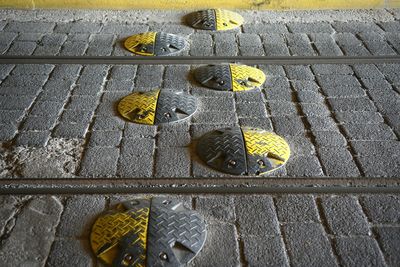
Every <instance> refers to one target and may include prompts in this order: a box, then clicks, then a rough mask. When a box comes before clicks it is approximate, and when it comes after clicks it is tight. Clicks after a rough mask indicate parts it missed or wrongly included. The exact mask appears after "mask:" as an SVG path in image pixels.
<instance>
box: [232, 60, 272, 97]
mask: <svg viewBox="0 0 400 267" xmlns="http://www.w3.org/2000/svg"><path fill="white" fill-rule="evenodd" d="M229 67H230V70H231V75H232V90H233V91H235V92H237V91H248V90H253V89H256V88H258V87H260V86H261V85H262V84H263V83H264V82H265V74H264V72H263V71H261V70H259V69H257V68H254V67H250V66H246V65H236V64H229Z"/></svg>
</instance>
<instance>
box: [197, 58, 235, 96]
mask: <svg viewBox="0 0 400 267" xmlns="http://www.w3.org/2000/svg"><path fill="white" fill-rule="evenodd" d="M194 77H195V79H196V80H197V81H198V82H199V83H200V84H202V85H204V86H206V87H208V88H212V89H216V90H221V91H229V90H232V78H231V71H230V67H229V65H228V64H225V65H210V66H203V67H199V68H197V69H196V70H195V71H194Z"/></svg>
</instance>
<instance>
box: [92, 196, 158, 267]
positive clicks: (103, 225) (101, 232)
mask: <svg viewBox="0 0 400 267" xmlns="http://www.w3.org/2000/svg"><path fill="white" fill-rule="evenodd" d="M149 213H150V202H149V201H147V200H141V201H140V202H139V201H135V203H134V205H131V204H130V203H128V202H126V203H123V204H119V205H118V206H117V208H116V209H115V210H111V211H109V212H107V213H106V214H104V215H102V216H100V217H99V218H98V219H97V220H96V222H95V223H94V224H93V227H92V231H91V234H90V243H91V246H92V249H93V251H94V252H95V254H96V256H97V257H99V258H100V259H101V260H103V261H104V262H105V263H107V264H110V265H111V264H112V265H113V266H124V264H126V263H129V266H135V267H144V266H145V263H146V248H147V227H148V218H149ZM125 266H128V265H125Z"/></svg>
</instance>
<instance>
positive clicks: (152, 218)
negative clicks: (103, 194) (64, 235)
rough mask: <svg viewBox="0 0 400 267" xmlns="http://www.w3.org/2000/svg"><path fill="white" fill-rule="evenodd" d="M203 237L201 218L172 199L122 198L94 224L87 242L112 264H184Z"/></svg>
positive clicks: (100, 256)
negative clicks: (123, 199) (127, 199)
mask: <svg viewBox="0 0 400 267" xmlns="http://www.w3.org/2000/svg"><path fill="white" fill-rule="evenodd" d="M205 240H206V226H205V222H204V219H203V218H202V217H201V216H200V215H199V214H198V213H197V212H195V211H192V210H189V209H186V208H185V207H184V206H183V205H182V203H180V202H179V201H177V200H174V199H165V198H152V199H135V200H130V201H126V202H122V203H120V204H118V205H116V207H115V208H113V209H111V210H109V211H107V212H105V213H104V214H102V215H101V216H100V217H99V218H98V219H97V220H96V221H95V223H94V224H93V226H92V231H91V234H90V244H91V247H92V250H93V252H94V253H95V255H96V256H97V257H98V258H100V259H101V260H102V261H103V262H104V263H106V264H108V265H112V266H135V267H139V266H140V267H145V266H149V267H150V266H151V267H153V266H165V267H169V266H171V267H172V266H173V267H175V266H184V265H185V264H187V263H188V262H190V261H191V260H192V259H193V258H194V257H195V256H196V255H197V254H198V253H199V252H200V250H201V249H202V247H203V246H204V243H205Z"/></svg>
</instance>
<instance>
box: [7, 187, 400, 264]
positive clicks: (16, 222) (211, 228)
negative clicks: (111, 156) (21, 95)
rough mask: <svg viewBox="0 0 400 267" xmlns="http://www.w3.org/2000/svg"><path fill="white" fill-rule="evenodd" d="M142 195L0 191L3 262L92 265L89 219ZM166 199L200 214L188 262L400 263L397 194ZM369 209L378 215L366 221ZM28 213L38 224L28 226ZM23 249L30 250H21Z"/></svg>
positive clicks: (231, 196) (29, 218)
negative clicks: (200, 237) (199, 236)
mask: <svg viewBox="0 0 400 267" xmlns="http://www.w3.org/2000/svg"><path fill="white" fill-rule="evenodd" d="M143 197H149V196H148V195H137V194H131V195H118V194H114V195H102V196H100V195H72V196H70V195H67V196H46V197H45V196H40V195H36V196H27V197H23V198H21V197H15V196H3V197H2V198H0V200H1V203H2V206H1V207H2V212H1V214H2V215H3V216H1V217H0V226H1V225H3V228H2V229H3V230H2V232H1V234H2V244H3V246H2V247H1V248H0V257H2V260H3V262H6V263H7V264H9V265H6V266H12V265H18V264H19V263H22V262H29V263H30V264H31V265H35V264H39V263H41V264H44V263H45V262H46V264H47V265H49V266H53V265H54V264H61V265H62V266H65V261H66V260H67V262H68V263H71V262H72V263H74V264H75V263H76V264H78V265H79V264H83V265H87V266H92V265H95V264H96V260H95V257H94V255H93V254H92V252H91V249H90V244H89V235H90V228H91V225H92V224H93V223H94V220H95V219H96V218H97V216H99V214H100V213H101V212H103V211H104V210H105V208H106V207H110V206H113V205H115V204H117V203H118V202H120V201H124V200H127V199H134V198H143ZM164 197H168V198H178V199H181V200H182V201H183V202H184V204H185V205H186V206H187V207H189V208H191V209H195V210H196V211H198V212H199V213H200V214H201V215H202V216H204V218H205V221H206V224H207V239H206V243H205V246H204V248H203V249H202V250H201V251H200V253H199V255H198V256H197V257H195V259H194V260H193V261H192V262H191V263H190V264H189V265H188V266H216V265H218V266H245V265H250V266H276V265H279V266H289V265H293V266H320V265H324V266H326V265H327V266H338V265H340V266H397V265H398V264H399V261H400V259H399V257H398V248H399V246H398V245H399V244H398V243H399V240H398V235H399V233H400V232H399V222H400V221H399V220H398V216H397V215H398V214H399V209H400V206H399V205H397V204H398V203H399V201H398V199H399V196H398V195H397V194H396V195H384V194H373V195H370V194H367V195H349V194H341V195H313V194H297V195H292V194H281V195H212V194H211V195H210V194H208V195H185V196H183V195H182V196H180V195H171V196H165V195H164ZM316 203H320V204H318V205H317V204H316ZM371 207H372V208H373V209H374V210H376V211H378V212H379V217H377V218H379V220H376V219H371V218H372V217H371V211H370V209H371ZM385 208H386V210H385ZM321 214H322V217H321ZM393 215H395V216H397V217H396V218H397V219H395V217H393ZM366 218H368V220H369V223H367V222H366ZM33 219H35V221H40V222H41V223H39V224H38V223H34V224H32V223H31V222H32V220H33ZM30 229H32V230H31V231H30ZM36 229H42V230H36ZM3 231H4V232H3ZM368 231H371V232H373V234H371V235H369V234H368ZM21 238H22V239H21ZM21 240H23V241H24V243H21V242H20V241H21ZM38 242H39V243H40V244H41V246H40V247H39V246H37V244H38ZM22 247H28V248H30V249H29V250H27V251H24V253H20V252H19V251H22V250H21V249H20V248H22ZM39 248H40V251H39V250H38V249H39ZM11 255H12V257H11Z"/></svg>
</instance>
